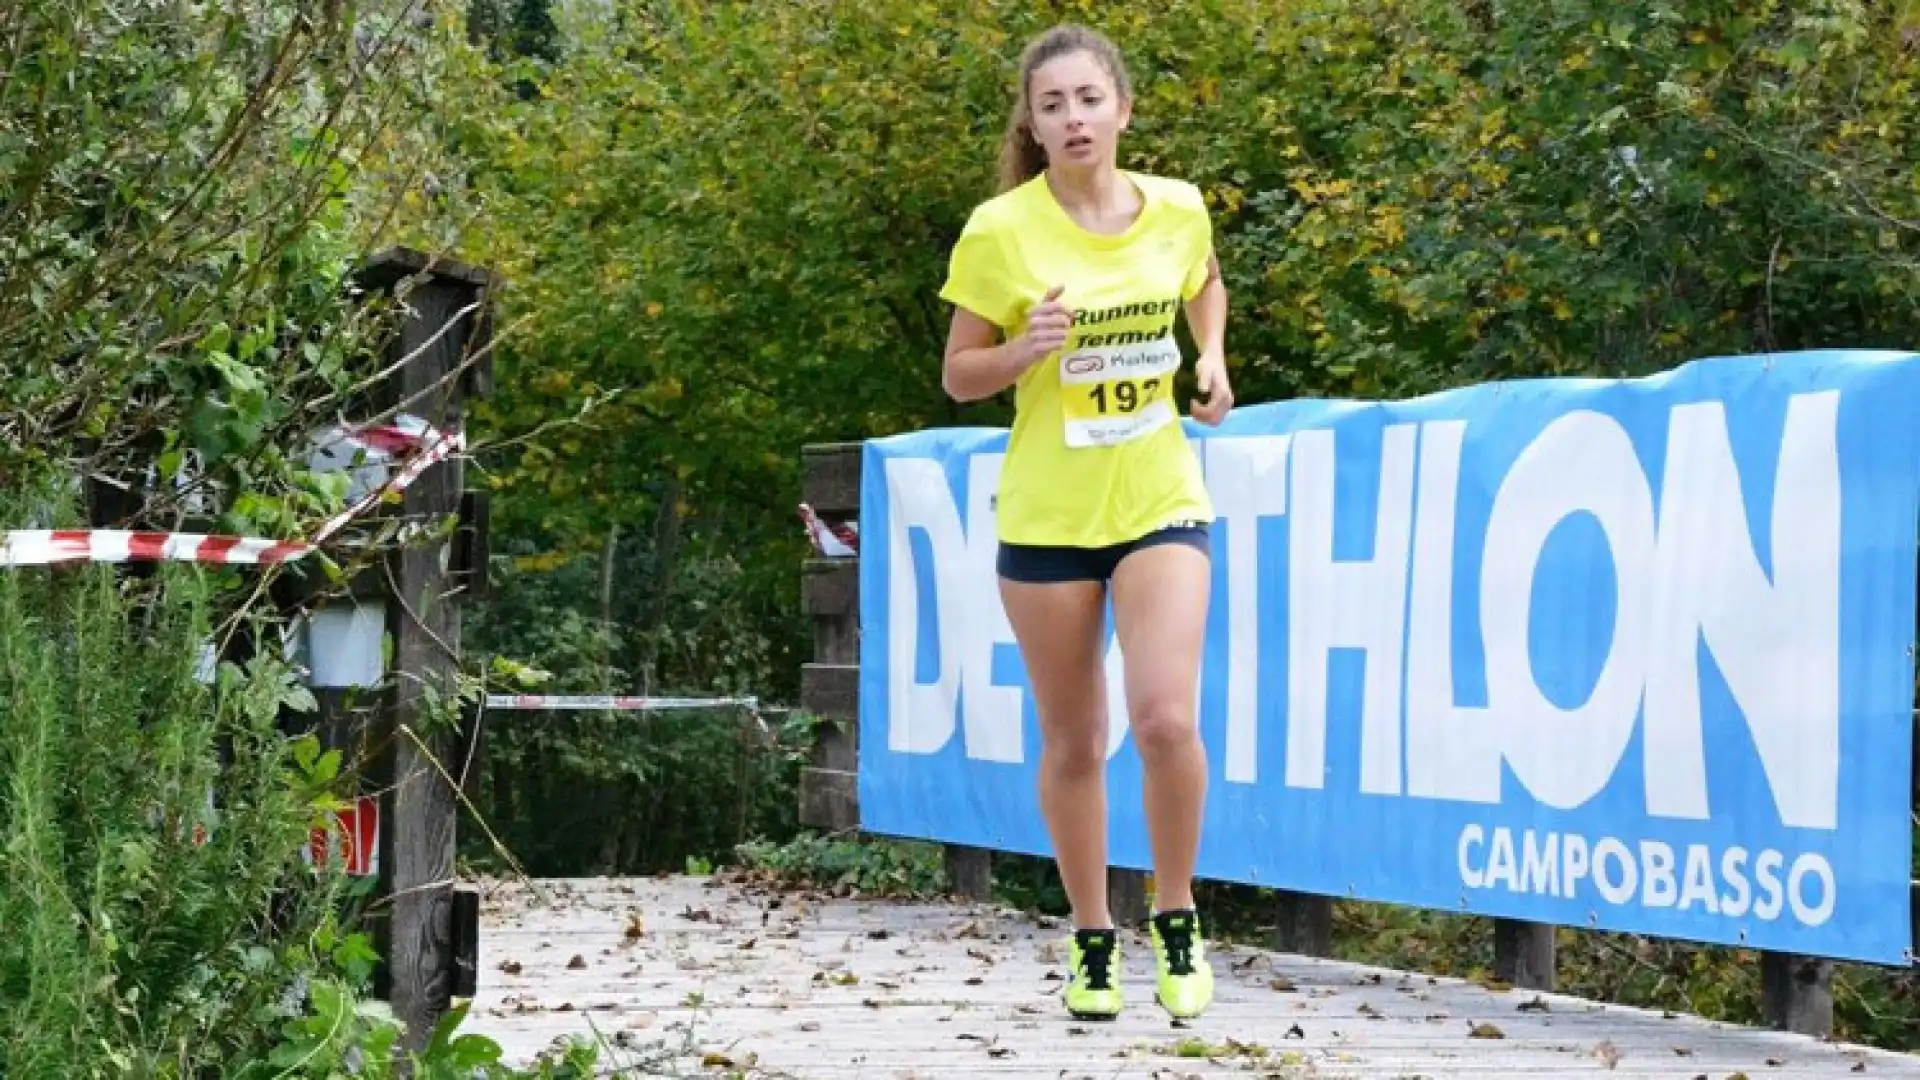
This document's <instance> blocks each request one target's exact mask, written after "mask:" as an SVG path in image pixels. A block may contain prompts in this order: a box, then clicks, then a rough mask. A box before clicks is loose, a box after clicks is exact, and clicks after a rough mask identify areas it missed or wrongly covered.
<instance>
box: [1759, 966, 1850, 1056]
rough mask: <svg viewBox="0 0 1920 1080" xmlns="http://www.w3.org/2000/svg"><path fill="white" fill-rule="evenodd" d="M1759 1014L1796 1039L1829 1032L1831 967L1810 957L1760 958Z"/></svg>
mask: <svg viewBox="0 0 1920 1080" xmlns="http://www.w3.org/2000/svg"><path fill="white" fill-rule="evenodd" d="M1760 1012H1761V1015H1763V1016H1765V1017H1766V1018H1767V1023H1769V1024H1771V1025H1772V1026H1773V1027H1774V1028H1775V1029H1777V1030H1780V1031H1791V1032H1793V1033H1794V1034H1796V1035H1816V1036H1824V1035H1826V1034H1827V1033H1828V1032H1830V1031H1832V1030H1833V963H1832V961H1829V960H1821V959H1817V958H1815V957H1811V956H1792V955H1789V954H1786V953H1775V952H1763V953H1761V954H1760Z"/></svg>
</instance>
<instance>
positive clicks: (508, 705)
mask: <svg viewBox="0 0 1920 1080" xmlns="http://www.w3.org/2000/svg"><path fill="white" fill-rule="evenodd" d="M730 705H744V706H746V707H747V708H749V709H758V708H759V707H760V699H758V698H754V697H717V698H697V697H625V696H620V695H614V694H488V695H487V708H489V709H514V710H523V711H536V710H545V709H611V710H617V711H621V712H645V711H648V710H651V709H704V708H718V707H725V706H730Z"/></svg>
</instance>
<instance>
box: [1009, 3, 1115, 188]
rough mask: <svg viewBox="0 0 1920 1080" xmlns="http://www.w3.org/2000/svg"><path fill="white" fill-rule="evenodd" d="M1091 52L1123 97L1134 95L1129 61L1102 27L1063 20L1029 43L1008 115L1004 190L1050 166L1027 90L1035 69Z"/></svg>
mask: <svg viewBox="0 0 1920 1080" xmlns="http://www.w3.org/2000/svg"><path fill="white" fill-rule="evenodd" d="M1082 51H1084V52H1089V53H1092V54H1093V58H1094V59H1095V60H1098V61H1099V62H1100V66H1101V67H1104V68H1106V69H1107V75H1108V76H1109V77H1110V78H1112V79H1113V85H1114V88H1115V89H1116V90H1118V91H1119V93H1120V97H1121V99H1122V100H1131V99H1132V97H1133V83H1132V80H1130V79H1128V78H1127V65H1126V61H1125V60H1124V59H1123V58H1122V57H1121V55H1120V49H1119V47H1118V46H1116V45H1114V43H1113V42H1112V41H1109V40H1108V39H1107V37H1106V35H1104V34H1102V33H1100V32H1099V31H1098V30H1091V29H1088V28H1087V27H1085V26H1081V25H1079V24H1077V23H1062V24H1061V25H1059V26H1056V27H1054V28H1052V29H1051V30H1048V31H1046V32H1045V33H1043V34H1041V35H1040V36H1038V37H1036V38H1034V39H1033V40H1032V41H1029V42H1027V47H1026V48H1025V49H1023V50H1022V51H1021V53H1020V91H1019V93H1018V94H1016V95H1015V96H1014V100H1013V114H1012V115H1011V116H1009V117H1008V118H1007V134H1006V137H1005V139H1003V140H1002V141H1001V144H1000V190H1001V191H1003V192H1004V191H1010V190H1012V189H1013V188H1016V187H1019V186H1020V185H1021V184H1024V183H1026V182H1027V181H1029V180H1031V179H1033V178H1034V177H1036V176H1038V175H1040V173H1041V171H1042V170H1044V169H1045V168H1046V167H1047V151H1046V149H1045V148H1044V147H1042V146H1041V145H1040V141H1039V140H1038V139H1036V138H1034V137H1033V103H1032V102H1031V101H1030V100H1028V96H1027V90H1028V87H1029V86H1030V85H1031V84H1032V82H1033V72H1034V69H1035V68H1038V67H1039V66H1040V65H1042V64H1044V63H1046V62H1047V61H1049V60H1053V59H1055V58H1058V57H1062V56H1066V55H1068V54H1070V53H1076V52H1082Z"/></svg>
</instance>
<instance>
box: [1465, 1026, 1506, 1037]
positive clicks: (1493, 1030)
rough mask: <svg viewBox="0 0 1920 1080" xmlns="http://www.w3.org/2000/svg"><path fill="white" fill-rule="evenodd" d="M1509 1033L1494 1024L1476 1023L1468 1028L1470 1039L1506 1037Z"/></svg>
mask: <svg viewBox="0 0 1920 1080" xmlns="http://www.w3.org/2000/svg"><path fill="white" fill-rule="evenodd" d="M1506 1037H1507V1033H1506V1032H1504V1031H1501V1030H1500V1029H1499V1028H1497V1027H1494V1026H1493V1025H1492V1024H1475V1025H1473V1026H1472V1027H1470V1028H1468V1029H1467V1038H1469V1039H1504V1038H1506Z"/></svg>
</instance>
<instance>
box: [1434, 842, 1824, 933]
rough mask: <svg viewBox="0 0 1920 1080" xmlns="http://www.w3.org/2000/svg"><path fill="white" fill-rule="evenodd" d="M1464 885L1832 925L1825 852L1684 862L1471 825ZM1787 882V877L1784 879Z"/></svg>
mask: <svg viewBox="0 0 1920 1080" xmlns="http://www.w3.org/2000/svg"><path fill="white" fill-rule="evenodd" d="M1456 850H1457V858H1458V862H1459V871H1460V881H1461V884H1463V885H1465V886H1466V887H1467V888H1469V889H1477V890H1492V889H1504V890H1505V891H1507V892H1509V893H1513V894H1520V895H1531V896H1551V897H1557V898H1560V899H1563V900H1572V899H1576V898H1579V897H1582V896H1585V895H1587V893H1586V892H1585V891H1583V886H1582V883H1583V882H1584V883H1586V885H1587V886H1590V887H1591V889H1592V893H1593V895H1597V896H1598V897H1599V898H1600V899H1602V900H1605V901H1606V902H1607V903H1609V904H1612V905H1614V906H1616V907H1621V906H1626V905H1629V904H1634V905H1637V906H1639V907H1643V908H1648V909H1665V908H1671V909H1673V910H1676V911H1692V910H1695V909H1698V910H1700V911H1703V912H1705V913H1707V914H1709V915H1721V916H1725V917H1727V918H1735V919H1737V918H1743V917H1745V916H1747V915H1752V916H1753V917H1754V918H1756V919H1760V920H1762V921H1764V922H1772V921H1774V920H1776V919H1778V918H1780V917H1781V915H1782V914H1784V913H1788V912H1791V914H1792V917H1793V919H1794V921H1796V922H1798V923H1800V924H1802V925H1804V926H1808V927H1816V926H1820V925H1823V924H1824V923H1826V922H1827V920H1829V919H1831V918H1832V917H1833V912H1834V907H1835V904H1836V901H1837V896H1836V893H1835V881H1834V876H1833V865H1832V864H1831V863H1829V862H1828V861H1827V858H1826V856H1824V855H1821V854H1820V853H1819V852H1817V851H1807V852H1802V853H1800V854H1798V855H1795V856H1794V857H1793V861H1792V863H1791V864H1789V863H1788V861H1787V856H1786V855H1785V854H1784V853H1782V852H1780V851H1777V850H1775V849H1772V848H1767V849H1764V850H1762V851H1760V852H1759V853H1758V854H1757V855H1756V854H1753V853H1751V852H1749V851H1748V850H1747V849H1746V848H1744V847H1741V846H1738V845H1734V846H1729V847H1726V848H1724V849H1721V850H1718V851H1716V850H1715V849H1714V848H1713V847H1712V846H1711V845H1708V844H1688V845H1686V847H1685V851H1684V852H1679V853H1676V852H1675V851H1674V846H1673V845H1672V844H1668V843H1666V842H1665V841H1661V840H1641V841H1639V842H1638V843H1637V844H1633V845H1629V843H1628V842H1627V841H1625V840H1622V839H1620V838H1618V837H1613V836H1605V837H1601V838H1600V839H1599V840H1597V841H1592V840H1589V839H1588V838H1587V837H1585V836H1583V835H1581V834H1579V833H1561V832H1536V831H1535V830H1533V829H1525V830H1521V831H1520V833H1519V835H1518V839H1516V838H1515V831H1514V830H1513V829H1511V828H1508V827H1507V826H1504V825H1497V826H1494V827H1493V828H1491V829H1488V828H1485V827H1483V826H1480V825H1469V826H1467V827H1466V828H1465V829H1462V830H1461V832H1460V840H1459V844H1458V846H1457V849H1456ZM1783 869H1784V870H1785V873H1784V874H1782V872H1781V871H1782V870H1783Z"/></svg>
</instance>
